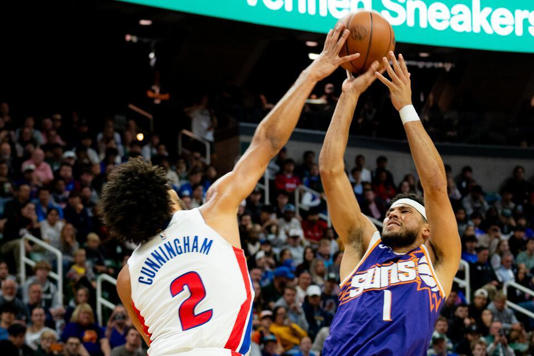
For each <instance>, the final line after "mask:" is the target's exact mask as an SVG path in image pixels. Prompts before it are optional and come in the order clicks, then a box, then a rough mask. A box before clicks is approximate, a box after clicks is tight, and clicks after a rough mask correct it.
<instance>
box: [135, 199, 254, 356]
mask: <svg viewBox="0 0 534 356" xmlns="http://www.w3.org/2000/svg"><path fill="white" fill-rule="evenodd" d="M128 267H129V271H130V280H131V289H132V302H133V307H134V310H135V312H136V313H137V316H138V318H139V320H140V322H141V324H142V325H143V327H144V331H145V333H146V335H147V336H148V337H149V338H150V349H149V350H148V353H149V355H151V356H163V355H182V354H183V355H214V356H215V355H244V354H246V353H247V352H248V351H249V348H250V338H251V335H250V333H251V328H252V317H251V316H252V301H253V299H254V288H253V286H252V283H251V280H250V276H249V273H248V270H247V264H246V259H245V255H244V253H243V250H241V249H238V248H236V247H233V246H232V245H231V244H230V243H229V242H227V241H226V240H225V239H224V238H223V237H221V236H220V235H219V234H218V233H217V232H216V231H215V230H213V229H212V228H210V227H209V226H208V225H207V224H206V222H205V221H204V218H203V217H202V215H201V214H200V211H199V210H198V209H193V210H181V211H178V212H176V213H175V214H174V215H173V217H172V219H171V222H170V223H169V225H168V227H167V228H166V229H165V230H164V231H163V232H162V233H161V234H159V235H157V236H155V237H154V238H152V239H151V240H150V241H149V242H147V243H145V244H143V245H140V246H139V247H137V249H136V250H135V251H134V252H133V254H132V256H131V257H130V259H129V260H128Z"/></svg>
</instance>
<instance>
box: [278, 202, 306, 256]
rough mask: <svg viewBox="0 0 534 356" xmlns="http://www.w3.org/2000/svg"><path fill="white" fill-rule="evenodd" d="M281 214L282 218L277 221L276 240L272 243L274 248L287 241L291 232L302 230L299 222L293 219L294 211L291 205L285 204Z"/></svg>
mask: <svg viewBox="0 0 534 356" xmlns="http://www.w3.org/2000/svg"><path fill="white" fill-rule="evenodd" d="M282 212H283V214H284V215H283V217H282V218H280V219H278V228H279V232H278V240H277V241H276V242H275V243H274V245H275V246H276V247H280V246H281V245H282V244H284V243H285V242H286V241H287V236H288V234H289V232H290V231H291V230H300V229H302V227H301V224H300V222H299V221H298V219H297V218H295V213H296V209H295V206H294V205H293V204H286V206H284V209H283V210H282Z"/></svg>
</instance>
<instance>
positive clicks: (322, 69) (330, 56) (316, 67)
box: [309, 23, 360, 81]
mask: <svg viewBox="0 0 534 356" xmlns="http://www.w3.org/2000/svg"><path fill="white" fill-rule="evenodd" d="M349 34H350V32H349V30H347V29H345V25H344V24H342V23H338V24H337V25H336V27H335V28H334V29H333V30H330V31H329V32H328V35H327V36H326V40H325V42H324V47H323V51H322V52H321V54H320V55H319V57H317V59H315V60H314V61H313V63H312V64H311V65H310V67H309V69H310V74H311V75H312V76H313V78H314V79H315V80H316V81H320V80H322V79H324V78H326V77H328V76H329V75H330V74H332V73H333V72H334V71H335V70H336V69H337V67H339V66H340V65H342V64H343V63H347V62H350V61H353V60H355V59H357V58H358V57H359V56H360V54H359V53H354V54H351V55H348V56H343V57H340V56H339V52H340V51H341V48H343V45H344V44H345V41H346V40H347V37H348V36H349Z"/></svg>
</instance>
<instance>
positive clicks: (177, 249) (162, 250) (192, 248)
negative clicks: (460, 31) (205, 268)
mask: <svg viewBox="0 0 534 356" xmlns="http://www.w3.org/2000/svg"><path fill="white" fill-rule="evenodd" d="M200 240H201V238H199V237H198V236H193V237H189V236H183V237H182V238H181V239H178V238H176V239H174V240H172V241H167V242H165V243H163V244H160V245H159V246H158V247H156V248H155V249H154V250H153V251H152V252H151V253H150V256H151V257H147V258H146V259H145V261H144V262H143V266H142V267H141V271H140V274H141V275H140V276H139V278H138V279H137V281H138V282H139V283H142V284H147V285H151V284H152V283H153V282H154V277H155V276H156V274H157V272H158V271H159V270H160V269H161V268H162V267H163V265H164V264H165V263H167V262H168V261H170V260H171V259H173V258H175V257H177V256H181V255H183V254H184V253H201V254H204V255H208V254H209V253H210V249H211V245H212V244H213V240H212V239H208V238H204V239H203V240H202V241H200Z"/></svg>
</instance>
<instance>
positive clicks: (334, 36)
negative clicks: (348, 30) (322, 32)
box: [324, 22, 345, 51]
mask: <svg viewBox="0 0 534 356" xmlns="http://www.w3.org/2000/svg"><path fill="white" fill-rule="evenodd" d="M344 29H345V25H344V24H343V23H341V22H339V23H338V24H337V25H336V27H334V29H333V30H330V32H328V36H327V37H326V42H325V45H324V49H325V50H327V51H328V50H335V49H336V44H337V43H338V41H339V40H340V38H339V36H340V33H341V32H342V31H343V30H344ZM343 43H345V42H343Z"/></svg>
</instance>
